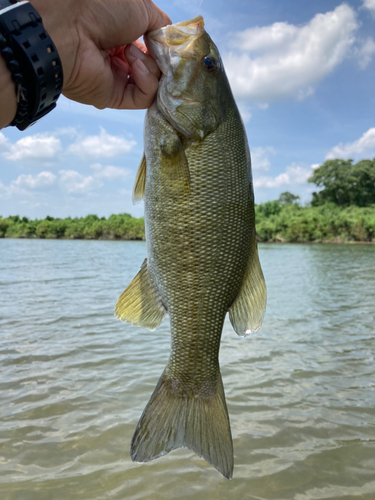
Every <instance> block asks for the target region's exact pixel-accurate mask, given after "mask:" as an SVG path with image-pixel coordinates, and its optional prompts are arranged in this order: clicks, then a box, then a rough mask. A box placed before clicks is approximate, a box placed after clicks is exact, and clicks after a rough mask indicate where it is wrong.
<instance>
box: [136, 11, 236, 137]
mask: <svg viewBox="0 0 375 500" xmlns="http://www.w3.org/2000/svg"><path fill="white" fill-rule="evenodd" d="M145 41H146V45H147V47H148V50H149V52H150V53H151V55H152V56H153V58H154V59H155V60H156V62H157V64H158V66H159V68H160V70H161V73H162V77H161V80H160V84H159V89H158V93H157V106H158V109H159V111H160V112H161V113H162V115H163V116H164V117H165V118H166V119H167V120H168V121H169V122H170V123H171V125H172V126H173V127H174V128H175V129H176V130H177V131H178V132H179V133H180V134H182V136H184V137H185V138H186V139H188V140H191V141H197V140H198V141H199V140H203V139H204V138H205V137H206V136H207V134H209V133H210V132H213V131H214V130H215V129H216V128H217V127H218V125H219V124H220V123H221V122H222V120H223V119H224V118H225V116H224V115H225V111H226V106H225V105H224V103H223V100H225V96H226V95H227V94H228V90H229V92H230V89H229V84H228V80H227V78H226V75H225V71H224V67H223V64H222V61H221V58H220V54H219V51H218V49H217V47H216V45H215V44H214V43H213V41H212V40H211V38H210V36H209V35H208V34H207V33H206V31H205V29H204V21H203V18H202V17H201V16H198V17H195V18H194V19H191V20H189V21H184V22H181V23H176V24H172V25H169V26H166V27H164V28H160V29H158V30H155V31H151V32H150V33H148V34H147V35H146V37H145Z"/></svg>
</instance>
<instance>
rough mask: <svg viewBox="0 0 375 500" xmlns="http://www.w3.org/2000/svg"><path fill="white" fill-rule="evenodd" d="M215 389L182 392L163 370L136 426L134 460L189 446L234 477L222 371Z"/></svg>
mask: <svg viewBox="0 0 375 500" xmlns="http://www.w3.org/2000/svg"><path fill="white" fill-rule="evenodd" d="M212 389H213V390H212V394H211V395H210V396H209V397H202V396H201V395H198V394H194V393H193V392H192V391H185V392H184V393H183V394H182V392H181V390H178V391H176V389H173V386H172V381H171V380H169V379H168V378H167V376H166V375H165V374H163V375H162V376H161V377H160V380H159V382H158V384H157V386H156V388H155V391H154V393H153V394H152V396H151V399H150V401H149V403H148V405H147V406H146V408H145V410H144V412H143V414H142V416H141V418H140V420H139V422H138V425H137V428H136V430H135V433H134V436H133V439H132V443H131V457H132V460H133V461H134V462H148V461H150V460H153V459H155V458H158V457H161V456H162V455H165V454H167V453H169V452H170V451H172V450H175V449H177V448H182V447H186V448H189V449H190V450H192V451H194V452H195V453H196V454H197V455H199V456H200V457H202V458H204V459H205V460H206V461H207V462H208V463H209V464H211V465H213V466H214V467H215V468H216V469H217V470H218V471H219V472H221V474H223V476H225V477H226V478H228V479H231V478H232V474H233V444H232V436H231V432H230V425H229V417H228V411H227V406H226V403H225V395H224V388H223V383H222V380H221V375H220V373H219V374H218V381H217V383H216V386H215V387H213V388H212Z"/></svg>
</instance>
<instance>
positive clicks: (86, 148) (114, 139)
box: [68, 128, 137, 158]
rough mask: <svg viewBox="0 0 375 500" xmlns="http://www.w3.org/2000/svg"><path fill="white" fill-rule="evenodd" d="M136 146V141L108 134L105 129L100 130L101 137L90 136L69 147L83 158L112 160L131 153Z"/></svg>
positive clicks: (69, 149)
mask: <svg viewBox="0 0 375 500" xmlns="http://www.w3.org/2000/svg"><path fill="white" fill-rule="evenodd" d="M136 144H137V143H136V141H133V140H127V139H125V138H124V137H120V136H117V135H110V134H107V132H106V131H105V130H104V128H100V133H99V135H89V136H87V137H83V138H80V139H78V140H77V141H76V142H75V143H74V144H72V145H71V146H69V148H68V151H69V152H70V153H73V154H75V155H78V156H81V157H93V156H95V157H105V158H111V157H113V156H117V155H119V154H121V153H129V152H130V151H131V150H132V149H133V147H134V146H135V145H136Z"/></svg>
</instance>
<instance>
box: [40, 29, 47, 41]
mask: <svg viewBox="0 0 375 500" xmlns="http://www.w3.org/2000/svg"><path fill="white" fill-rule="evenodd" d="M39 38H40V39H41V40H45V39H46V38H47V35H46V34H45V33H44V31H42V33H40V34H39Z"/></svg>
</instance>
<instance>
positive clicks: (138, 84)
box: [119, 59, 159, 109]
mask: <svg viewBox="0 0 375 500" xmlns="http://www.w3.org/2000/svg"><path fill="white" fill-rule="evenodd" d="M131 75H132V80H133V81H134V84H132V83H128V85H127V86H126V89H125V91H124V94H123V99H122V102H121V104H120V106H119V107H120V108H121V109H145V108H149V107H150V106H151V104H152V102H153V100H154V98H155V95H156V91H157V90H158V85H159V80H158V79H157V78H156V76H155V75H154V74H152V73H151V72H150V71H149V70H148V68H147V67H146V66H145V64H143V62H142V61H141V60H140V59H135V61H134V62H133V63H132V64H131Z"/></svg>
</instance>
